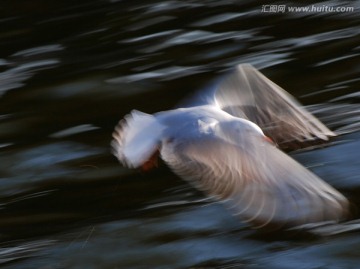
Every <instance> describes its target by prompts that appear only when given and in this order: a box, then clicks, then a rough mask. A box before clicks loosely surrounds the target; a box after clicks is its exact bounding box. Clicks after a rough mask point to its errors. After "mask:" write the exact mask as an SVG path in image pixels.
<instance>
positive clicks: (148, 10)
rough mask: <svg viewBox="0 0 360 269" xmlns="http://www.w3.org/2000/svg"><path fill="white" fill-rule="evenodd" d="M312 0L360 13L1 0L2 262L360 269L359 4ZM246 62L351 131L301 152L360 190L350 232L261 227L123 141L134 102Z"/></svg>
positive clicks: (323, 172) (178, 90)
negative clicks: (144, 161) (140, 161)
mask: <svg viewBox="0 0 360 269" xmlns="http://www.w3.org/2000/svg"><path fill="white" fill-rule="evenodd" d="M307 2H308V3H309V4H310V6H311V5H312V4H313V5H318V6H332V7H336V6H343V7H354V11H353V12H347V13H341V12H334V13H331V12H316V13H309V12H308V13H306V12H297V13H292V12H276V13H275V12H261V10H262V8H264V6H263V5H264V4H268V3H265V2H262V1H235V0H233V1H231V0H223V1H218V0H186V1H175V0H174V1H164V0H163V1H160V0H157V1H155V0H141V1H136V0H134V1H121V0H108V1H106V0H98V1H96V0H88V1H65V0H63V1H45V0H33V1H21V0H9V1H5V0H4V1H2V4H1V9H0V14H1V16H0V23H1V30H0V47H1V50H0V241H1V242H0V265H1V266H2V267H3V268H12V269H14V268H42V269H45V268H46V269H52V268H54V269H55V268H359V264H360V236H359V235H360V232H358V231H357V230H358V229H357V227H358V226H357V225H358V224H356V223H357V220H356V218H357V217H358V214H357V213H356V212H357V211H356V208H357V207H358V206H359V205H360V199H359V198H358V197H359V195H360V168H359V167H360V159H359V151H360V132H359V131H358V130H359V126H360V121H359V118H360V106H359V96H360V95H359V87H360V79H359V73H360V61H359V60H360V56H359V55H360V2H359V1H322V2H320V1H319V2H309V1H307ZM301 3H304V1H288V2H282V1H278V2H277V1H275V2H273V3H272V4H275V5H284V4H285V5H286V6H299V5H300V4H301ZM302 5H304V4H302ZM244 62H248V63H252V64H253V65H255V66H256V67H258V68H260V69H261V71H262V72H263V73H265V74H266V75H267V76H268V77H270V78H271V79H272V80H274V81H275V82H276V83H278V84H279V85H281V86H282V87H284V88H285V89H287V90H288V91H289V92H291V93H292V94H294V95H295V96H296V97H297V98H298V99H299V100H300V101H301V102H302V103H303V104H305V105H307V106H309V109H311V110H312V111H314V112H316V114H317V115H318V116H319V117H320V118H321V119H322V120H323V121H324V122H326V123H327V124H328V125H329V126H330V127H331V128H332V129H336V130H337V131H338V132H339V133H340V134H341V135H340V136H339V137H337V138H336V139H334V140H333V141H332V142H331V144H330V145H328V146H327V147H324V148H316V149H308V150H305V151H302V152H297V153H293V154H292V155H293V156H294V157H296V158H297V159H298V160H299V161H300V162H301V163H303V164H304V165H306V166H307V167H309V168H310V169H311V170H313V171H314V172H315V173H317V174H318V175H320V176H321V177H322V178H324V179H325V180H326V181H328V182H330V183H331V184H333V185H334V186H336V187H337V188H339V189H340V190H341V191H342V192H343V193H344V194H345V195H346V196H347V197H349V199H351V201H352V202H353V204H354V206H353V207H354V212H355V213H354V215H353V218H354V219H355V224H354V226H351V225H353V224H352V223H350V224H349V225H350V226H351V227H355V228H356V229H352V228H349V229H348V230H351V231H352V232H351V233H350V232H346V233H345V232H343V231H344V230H345V231H346V230H347V228H346V227H348V226H345V228H344V227H343V229H341V227H338V229H337V230H336V229H335V230H332V231H331V232H330V233H327V234H326V235H325V236H320V237H312V236H303V237H300V238H299V237H297V238H287V237H283V236H280V235H274V236H269V235H261V234H258V233H256V232H254V231H253V230H251V229H250V228H249V227H247V226H246V225H245V224H242V223H241V222H239V221H238V220H237V219H235V218H233V217H232V216H231V215H229V214H228V213H227V212H226V211H224V209H223V208H222V206H221V205H219V204H216V203H213V202H211V201H209V200H206V199H204V198H205V197H204V196H202V194H201V193H198V192H196V191H195V190H193V189H192V188H191V187H189V186H188V185H187V184H186V183H184V182H183V181H181V180H180V179H178V178H177V177H176V176H175V175H173V174H172V173H171V172H170V171H169V170H168V169H167V168H166V167H165V166H161V167H160V168H159V169H158V170H156V171H154V172H151V173H148V174H141V173H139V172H137V171H130V170H127V169H124V168H122V167H121V166H120V165H119V164H118V162H117V161H116V159H115V158H114V157H113V156H112V155H111V154H110V148H109V143H110V140H111V133H112V130H113V127H114V125H115V124H116V123H117V121H118V120H119V119H120V118H122V117H123V116H124V115H125V114H126V113H128V112H129V111H130V110H131V109H134V108H137V109H139V110H142V111H145V112H149V113H151V112H155V111H159V110H164V109H169V108H171V107H172V106H173V105H175V104H176V103H177V102H179V101H180V100H181V98H183V97H184V96H186V95H188V94H189V93H191V92H194V90H195V89H197V88H199V87H201V86H203V85H205V84H206V83H207V82H209V81H210V80H211V79H212V78H214V77H215V76H216V75H218V74H219V73H221V72H223V71H226V70H228V69H229V68H231V67H232V66H234V65H235V64H238V63H244ZM329 234H336V235H329Z"/></svg>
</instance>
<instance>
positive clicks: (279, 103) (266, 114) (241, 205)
mask: <svg viewBox="0 0 360 269" xmlns="http://www.w3.org/2000/svg"><path fill="white" fill-rule="evenodd" d="M264 133H265V134H264ZM333 135H334V133H332V132H331V131H330V130H328V129H327V128H326V127H325V126H324V125H323V124H322V123H321V122H320V121H318V120H317V119H316V118H315V117H313V116H312V115H310V114H309V113H308V112H306V110H304V109H303V108H301V107H300V106H299V105H298V104H297V103H296V101H295V100H293V99H292V97H291V96H290V95H288V94H287V93H286V92H285V91H283V90H282V89H281V88H279V87H278V86H277V85H276V84H274V83H272V82H271V81H270V80H268V79H267V78H266V77H264V76H263V75H261V73H259V72H258V71H257V70H256V69H254V68H253V67H251V66H250V65H239V66H238V67H237V69H236V71H235V72H233V73H232V74H230V75H229V76H227V77H225V78H224V79H223V80H221V81H220V83H218V84H216V85H215V87H214V88H212V89H211V90H210V91H207V92H205V93H204V94H203V95H202V96H201V98H200V99H199V98H197V100H195V101H194V102H193V104H192V105H191V106H187V107H186V108H178V109H174V110H169V111H164V112H159V113H156V114H154V115H149V114H146V113H142V112H139V111H132V113H131V114H129V115H128V116H126V117H125V120H124V121H121V122H120V124H119V125H118V127H117V128H116V131H115V132H114V141H113V149H114V154H115V155H116V156H117V157H118V159H119V160H120V162H121V163H123V164H124V165H125V166H128V167H132V168H137V167H141V166H144V165H145V166H146V167H149V166H151V165H150V164H151V163H150V164H149V161H150V162H152V160H153V158H154V154H156V153H157V152H159V153H160V156H161V158H162V159H163V160H164V161H165V162H166V163H167V164H168V165H169V167H170V168H171V169H172V170H173V171H174V172H175V173H176V174H178V175H179V176H180V177H182V178H183V179H185V180H188V181H189V182H190V183H192V184H193V185H194V186H195V187H197V188H199V189H200V190H202V191H204V192H205V193H206V194H208V195H210V196H212V197H214V198H216V199H218V200H220V201H223V202H224V203H225V204H226V205H227V207H228V208H230V210H231V211H232V212H233V213H234V214H235V215H239V216H240V217H241V218H242V219H243V220H244V221H247V222H249V223H250V224H252V225H253V226H255V227H264V226H268V225H270V224H271V225H272V226H273V225H274V224H275V225H276V226H277V227H283V226H286V227H288V226H297V225H302V224H307V223H313V222H320V221H327V220H335V221H338V220H341V219H342V218H343V217H345V215H346V213H347V207H348V202H347V199H346V198H345V197H344V196H343V195H342V194H340V193H339V192H338V191H336V190H335V189H333V188H332V187H331V186H329V185H328V184H327V183H325V182H324V181H322V180H321V179H320V178H318V177H317V176H316V175H315V174H313V173H312V172H310V171H309V170H307V169H306V168H305V167H303V166H302V165H301V164H299V163H298V162H296V161H295V160H293V159H292V158H290V157H289V156H287V155H286V154H285V153H283V152H282V151H281V150H279V149H277V147H276V145H275V144H274V143H273V142H271V140H273V141H275V143H278V144H279V145H281V144H282V143H283V144H286V145H287V147H288V145H291V143H288V142H292V141H293V140H294V141H297V142H303V141H306V140H311V139H323V140H327V139H328V137H329V136H333ZM267 136H270V139H271V140H270V139H268V137H267Z"/></svg>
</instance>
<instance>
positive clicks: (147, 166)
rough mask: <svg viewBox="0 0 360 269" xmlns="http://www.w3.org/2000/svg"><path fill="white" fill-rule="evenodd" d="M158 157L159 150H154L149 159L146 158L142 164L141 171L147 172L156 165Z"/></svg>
mask: <svg viewBox="0 0 360 269" xmlns="http://www.w3.org/2000/svg"><path fill="white" fill-rule="evenodd" d="M158 157H159V151H156V152H155V153H154V154H153V155H152V156H151V157H150V159H149V160H147V161H146V162H145V163H144V164H143V165H142V166H141V171H143V172H149V171H150V170H152V169H153V168H156V167H158Z"/></svg>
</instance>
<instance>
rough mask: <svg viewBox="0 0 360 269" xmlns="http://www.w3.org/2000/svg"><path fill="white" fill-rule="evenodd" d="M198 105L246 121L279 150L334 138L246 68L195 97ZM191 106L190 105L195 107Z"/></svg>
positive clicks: (279, 90)
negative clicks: (267, 137)
mask: <svg viewBox="0 0 360 269" xmlns="http://www.w3.org/2000/svg"><path fill="white" fill-rule="evenodd" d="M195 99H196V101H197V102H198V103H199V104H204V103H212V104H214V105H217V106H219V107H220V108H221V109H223V110H225V111H227V112H228V113H230V114H232V115H233V116H236V117H240V118H245V119H248V120H250V121H252V122H254V123H256V124H257V125H259V126H260V128H261V129H262V130H263V131H264V133H265V134H266V135H267V136H269V137H271V138H272V139H273V141H274V142H276V143H277V144H278V145H279V146H280V147H281V148H290V149H293V148H295V149H296V148H298V143H299V142H300V143H301V142H309V141H313V140H317V139H321V140H328V137H331V136H335V134H334V132H332V131H330V130H329V129H328V128H327V127H326V126H325V125H324V124H322V123H321V122H320V121H319V120H318V119H316V118H315V117H314V116H313V115H311V114H310V113H309V112H308V111H306V109H305V108H304V107H302V106H301V105H300V104H299V103H298V102H297V101H296V100H295V99H294V98H293V97H292V96H291V95H290V94H289V93H287V92H286V91H285V90H283V89H282V88H281V87H279V86H278V85H276V84H275V83H274V82H272V81H271V80H269V79H268V78H267V77H265V76H264V75H263V74H261V73H260V72H259V71H258V70H257V69H256V68H254V67H253V66H252V65H250V64H240V65H238V66H237V67H236V68H235V69H234V70H233V71H232V72H230V73H229V74H227V75H225V76H224V77H222V78H220V79H219V80H217V82H216V83H214V84H213V85H212V86H211V87H209V88H207V90H205V91H200V92H199V93H197V94H196V96H195ZM196 101H195V102H193V103H192V104H194V103H196Z"/></svg>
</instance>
